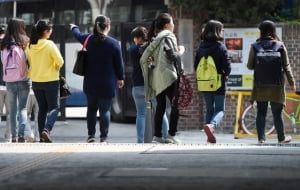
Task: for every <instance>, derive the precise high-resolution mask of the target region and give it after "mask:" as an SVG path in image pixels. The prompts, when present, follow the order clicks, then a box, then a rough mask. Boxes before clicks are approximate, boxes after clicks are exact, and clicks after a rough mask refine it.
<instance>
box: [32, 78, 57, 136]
mask: <svg viewBox="0 0 300 190" xmlns="http://www.w3.org/2000/svg"><path fill="white" fill-rule="evenodd" d="M32 90H33V92H34V95H35V97H36V100H37V102H38V105H39V113H38V126H39V133H40V135H41V133H42V132H43V130H44V129H46V130H48V131H49V132H50V131H51V130H52V128H53V126H54V123H55V121H56V119H57V116H58V112H59V106H60V103H59V81H50V82H32Z"/></svg>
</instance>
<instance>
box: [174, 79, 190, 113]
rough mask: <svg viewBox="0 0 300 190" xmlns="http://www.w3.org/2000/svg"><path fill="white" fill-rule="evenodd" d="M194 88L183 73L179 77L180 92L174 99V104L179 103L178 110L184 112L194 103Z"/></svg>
mask: <svg viewBox="0 0 300 190" xmlns="http://www.w3.org/2000/svg"><path fill="white" fill-rule="evenodd" d="M192 98H193V88H192V86H191V84H190V80H189V79H188V78H187V77H186V75H184V74H183V73H182V74H180V76H179V84H178V92H177V94H176V96H175V98H174V99H173V101H174V102H173V104H176V103H175V102H177V108H178V109H179V110H184V109H185V108H186V107H187V106H188V105H189V104H190V103H191V101H192ZM176 100H177V101H176Z"/></svg>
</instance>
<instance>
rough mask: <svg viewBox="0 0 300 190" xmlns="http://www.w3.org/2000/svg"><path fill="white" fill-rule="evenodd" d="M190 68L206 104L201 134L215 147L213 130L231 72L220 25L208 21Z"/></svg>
mask: <svg viewBox="0 0 300 190" xmlns="http://www.w3.org/2000/svg"><path fill="white" fill-rule="evenodd" d="M200 39H201V42H200V44H199V47H198V49H197V51H196V56H195V62H194V68H195V71H196V78H197V85H198V90H199V91H200V92H202V94H203V97H204V100H205V104H206V117H205V123H206V124H205V125H204V132H205V133H206V135H207V142H208V143H216V137H215V135H214V131H215V128H216V127H217V126H218V125H219V123H220V122H221V120H222V118H223V116H224V111H225V93H226V81H227V80H228V77H229V74H230V72H231V62H230V58H229V56H228V52H227V48H226V46H225V45H224V44H223V43H222V41H223V39H224V38H223V24H222V23H221V22H219V21H217V20H210V21H208V23H207V24H206V25H205V28H204V30H203V32H202V33H201V35H200Z"/></svg>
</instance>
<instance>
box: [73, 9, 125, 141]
mask: <svg viewBox="0 0 300 190" xmlns="http://www.w3.org/2000/svg"><path fill="white" fill-rule="evenodd" d="M71 30H72V33H73V35H74V36H75V38H76V39H77V40H78V41H79V42H80V43H81V44H83V43H84V41H85V39H86V38H87V37H88V36H89V35H91V36H90V38H89V39H88V43H87V47H86V49H87V57H88V58H87V59H88V61H87V65H86V67H85V75H84V80H83V91H84V93H85V94H86V97H87V102H88V108H87V128H88V139H87V142H88V143H91V142H95V133H96V121H97V112H98V110H99V113H100V119H99V120H100V121H99V122H100V142H101V143H105V142H107V141H106V140H107V135H108V129H109V124H110V109H111V105H112V98H113V97H115V96H116V93H117V89H118V88H122V87H123V85H124V65H123V60H122V53H121V47H120V44H119V42H118V41H117V40H116V39H114V38H112V37H110V36H108V33H109V31H110V19H109V18H108V17H106V16H104V15H99V16H98V17H97V18H96V19H95V24H94V30H93V34H87V33H81V32H80V30H79V28H78V27H77V26H75V25H73V24H71Z"/></svg>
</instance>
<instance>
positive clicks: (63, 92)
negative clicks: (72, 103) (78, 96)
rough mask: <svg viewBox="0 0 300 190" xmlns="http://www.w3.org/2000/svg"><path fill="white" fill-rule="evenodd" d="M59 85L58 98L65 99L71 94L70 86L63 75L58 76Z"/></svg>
mask: <svg viewBox="0 0 300 190" xmlns="http://www.w3.org/2000/svg"><path fill="white" fill-rule="evenodd" d="M59 87H60V88H59V92H60V96H59V97H60V99H65V98H67V97H68V96H70V95H71V92H70V87H69V85H68V84H67V81H66V79H65V77H63V76H59Z"/></svg>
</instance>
